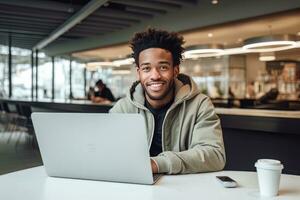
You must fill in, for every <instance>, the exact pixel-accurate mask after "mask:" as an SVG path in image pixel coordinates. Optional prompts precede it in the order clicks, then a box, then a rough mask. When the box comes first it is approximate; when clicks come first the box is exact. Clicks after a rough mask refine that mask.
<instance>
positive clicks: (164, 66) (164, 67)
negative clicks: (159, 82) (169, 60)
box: [160, 65, 169, 70]
mask: <svg viewBox="0 0 300 200" xmlns="http://www.w3.org/2000/svg"><path fill="white" fill-rule="evenodd" d="M160 69H161V70H168V69H169V67H168V66H167V65H162V66H160Z"/></svg>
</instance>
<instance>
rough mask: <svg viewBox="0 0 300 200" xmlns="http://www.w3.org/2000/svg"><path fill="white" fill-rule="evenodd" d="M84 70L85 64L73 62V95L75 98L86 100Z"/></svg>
mask: <svg viewBox="0 0 300 200" xmlns="http://www.w3.org/2000/svg"><path fill="white" fill-rule="evenodd" d="M84 68H85V64H83V63H79V62H77V61H72V95H73V97H74V98H84V96H85V92H84V90H85V88H84Z"/></svg>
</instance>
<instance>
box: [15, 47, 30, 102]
mask: <svg viewBox="0 0 300 200" xmlns="http://www.w3.org/2000/svg"><path fill="white" fill-rule="evenodd" d="M11 50H12V88H13V89H12V97H13V98H30V97H31V51H30V50H27V49H20V48H16V47H12V49H11Z"/></svg>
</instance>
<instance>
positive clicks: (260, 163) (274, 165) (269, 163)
mask: <svg viewBox="0 0 300 200" xmlns="http://www.w3.org/2000/svg"><path fill="white" fill-rule="evenodd" d="M255 167H256V168H262V169H270V170H282V169H283V165H282V164H281V162H280V161H279V160H273V159H259V160H257V162H256V163H255Z"/></svg>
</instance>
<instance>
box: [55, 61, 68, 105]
mask: <svg viewBox="0 0 300 200" xmlns="http://www.w3.org/2000/svg"><path fill="white" fill-rule="evenodd" d="M69 76H70V61H69V60H67V59H64V58H55V72H54V85H55V86H54V88H55V91H54V93H55V99H69V95H70V84H69Z"/></svg>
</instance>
